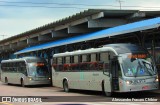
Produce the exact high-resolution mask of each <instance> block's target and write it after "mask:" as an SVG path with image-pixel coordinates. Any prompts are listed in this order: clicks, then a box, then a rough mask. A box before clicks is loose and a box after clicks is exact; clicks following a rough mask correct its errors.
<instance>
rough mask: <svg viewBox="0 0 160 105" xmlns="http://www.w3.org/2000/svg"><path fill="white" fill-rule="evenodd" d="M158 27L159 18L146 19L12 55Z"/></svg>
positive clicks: (49, 43)
mask: <svg viewBox="0 0 160 105" xmlns="http://www.w3.org/2000/svg"><path fill="white" fill-rule="evenodd" d="M159 26H160V17H157V18H153V19H148V20H143V21H139V22H134V23H129V24H125V25H121V26H116V27H113V28H107V29H104V30H101V31H97V32H93V33H89V34H83V35H80V36H75V37H70V38H65V39H61V40H57V41H52V42H48V43H44V44H39V45H35V46H32V47H28V48H25V49H23V50H20V51H18V52H16V53H14V54H16V55H17V54H22V53H27V52H32V51H38V50H43V49H48V48H53V47H57V46H62V45H67V44H73V43H78V42H83V41H89V40H95V39H99V38H105V37H111V36H116V35H122V34H127V33H132V32H137V31H143V30H148V29H154V28H158V27H159Z"/></svg>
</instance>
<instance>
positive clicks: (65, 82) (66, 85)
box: [63, 80, 69, 92]
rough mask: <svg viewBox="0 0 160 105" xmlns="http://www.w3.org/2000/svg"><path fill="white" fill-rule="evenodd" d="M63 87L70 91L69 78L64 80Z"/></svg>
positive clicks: (65, 90)
mask: <svg viewBox="0 0 160 105" xmlns="http://www.w3.org/2000/svg"><path fill="white" fill-rule="evenodd" d="M63 89H64V92H69V86H68V82H67V80H64V81H63Z"/></svg>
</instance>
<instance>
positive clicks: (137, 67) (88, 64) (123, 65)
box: [52, 44, 159, 96]
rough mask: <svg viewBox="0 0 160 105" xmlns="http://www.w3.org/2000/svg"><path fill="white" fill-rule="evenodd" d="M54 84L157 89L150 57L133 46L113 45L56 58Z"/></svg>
mask: <svg viewBox="0 0 160 105" xmlns="http://www.w3.org/2000/svg"><path fill="white" fill-rule="evenodd" d="M52 73H53V74H52V79H53V80H52V81H53V85H54V86H57V87H61V88H64V91H65V92H68V91H69V89H83V90H95V91H103V92H104V93H105V95H106V96H111V95H112V93H113V92H133V91H145V90H156V89H158V88H159V87H158V85H159V82H158V76H157V71H156V68H155V65H154V62H153V60H152V58H151V56H150V54H149V53H148V52H147V51H146V50H144V49H143V48H141V47H140V46H137V45H134V44H110V45H105V46H103V47H102V48H91V49H86V50H79V51H73V52H65V53H59V54H54V55H53V63H52Z"/></svg>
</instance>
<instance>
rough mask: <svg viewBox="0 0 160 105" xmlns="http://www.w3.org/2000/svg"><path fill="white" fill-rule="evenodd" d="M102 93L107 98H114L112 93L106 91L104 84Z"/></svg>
mask: <svg viewBox="0 0 160 105" xmlns="http://www.w3.org/2000/svg"><path fill="white" fill-rule="evenodd" d="M102 92H103V94H104V95H105V96H107V97H110V96H112V92H106V91H105V86H104V82H102Z"/></svg>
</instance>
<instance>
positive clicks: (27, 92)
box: [0, 82, 160, 105]
mask: <svg viewBox="0 0 160 105" xmlns="http://www.w3.org/2000/svg"><path fill="white" fill-rule="evenodd" d="M0 96H3V97H4V96H12V99H13V96H19V97H20V98H21V100H20V101H24V100H25V99H26V100H27V101H28V99H32V100H33V99H35V101H36V98H37V101H38V102H36V103H33V102H32V103H23V104H22V103H17V102H16V101H17V100H16V99H18V98H19V97H14V101H15V103H13V102H12V103H10V102H1V103H0V105H54V104H55V105H69V104H72V105H76V104H77V105H105V104H106V102H107V104H108V103H110V104H112V105H119V104H121V105H128V104H131V105H140V104H142V105H143V104H144V105H146V104H147V105H152V104H153V105H159V103H158V102H140V101H143V100H151V101H152V100H153V101H154V100H160V90H159V91H152V92H137V93H115V94H113V96H112V97H105V96H103V95H102V93H101V92H95V91H82V90H72V91H71V92H69V93H65V92H63V89H61V88H56V87H50V86H34V87H27V88H23V87H20V86H18V85H6V84H3V83H1V82H0ZM23 96H24V97H23ZM22 99H24V100H22ZM38 99H39V100H38ZM130 99H131V100H132V102H130ZM125 100H129V101H128V102H119V101H125ZM133 100H135V101H138V102H133ZM39 101H43V103H40V102H39ZM51 101H52V102H51ZM53 101H54V102H53ZM112 101H116V102H112Z"/></svg>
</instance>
